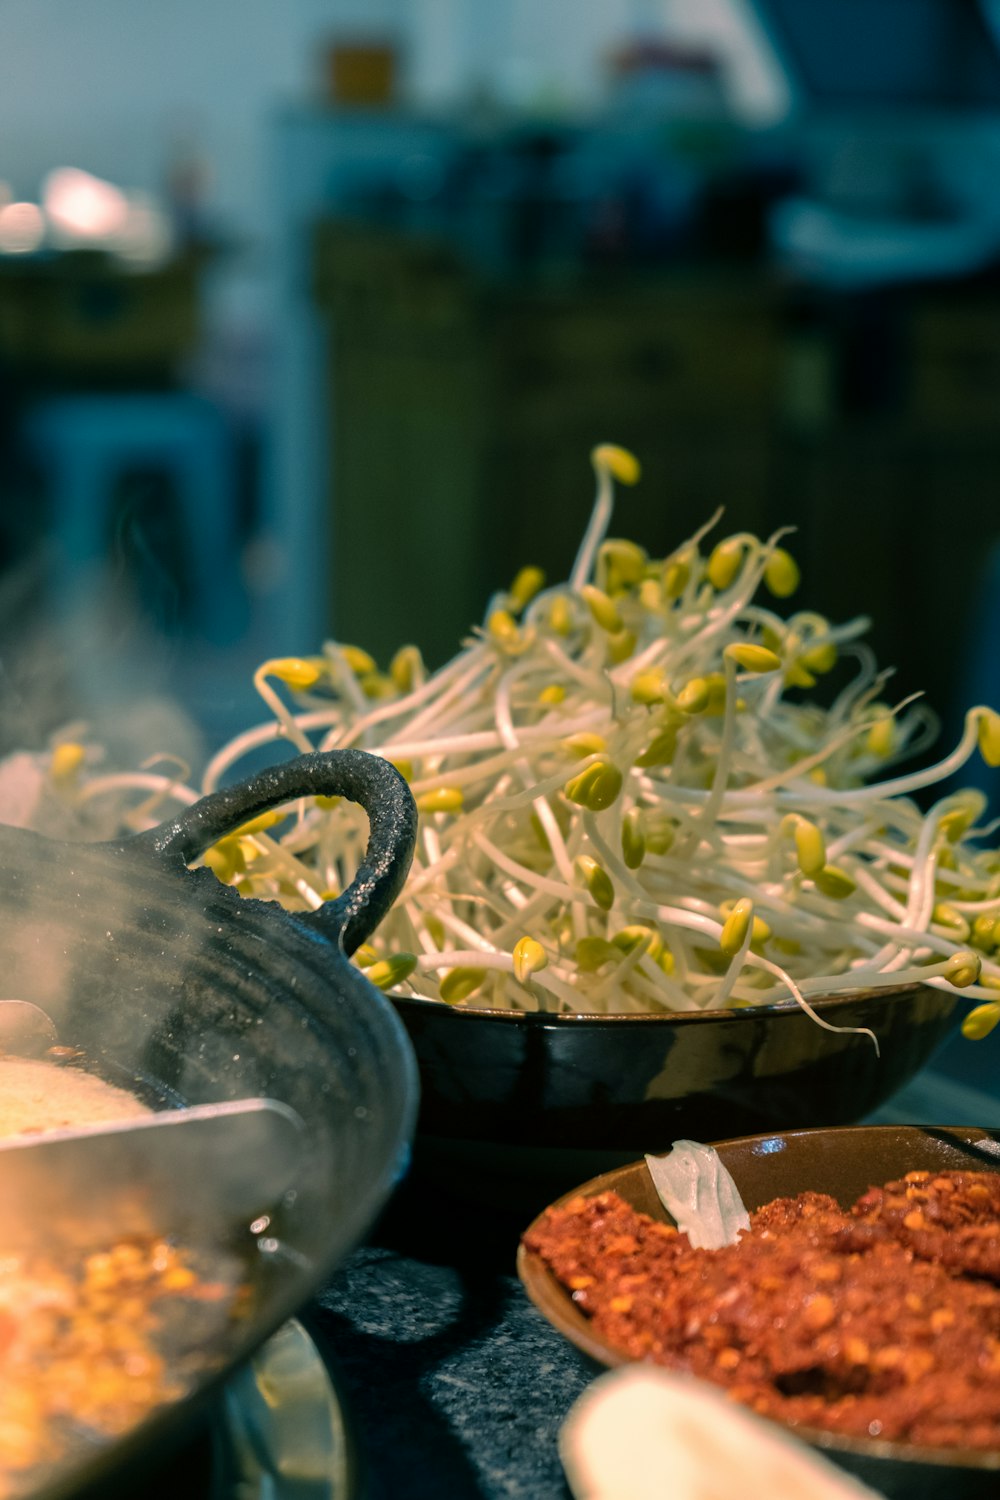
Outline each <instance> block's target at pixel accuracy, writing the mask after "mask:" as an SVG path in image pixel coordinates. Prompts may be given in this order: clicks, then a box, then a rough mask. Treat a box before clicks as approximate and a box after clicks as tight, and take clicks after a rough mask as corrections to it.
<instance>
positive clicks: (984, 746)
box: [979, 708, 1000, 766]
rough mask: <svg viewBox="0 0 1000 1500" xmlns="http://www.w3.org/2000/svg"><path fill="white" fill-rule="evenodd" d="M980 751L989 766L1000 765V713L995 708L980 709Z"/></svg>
mask: <svg viewBox="0 0 1000 1500" xmlns="http://www.w3.org/2000/svg"><path fill="white" fill-rule="evenodd" d="M979 751H980V754H981V755H982V757H983V760H984V761H985V762H986V764H987V765H988V766H1000V714H998V713H997V711H996V709H994V708H981V709H980V710H979Z"/></svg>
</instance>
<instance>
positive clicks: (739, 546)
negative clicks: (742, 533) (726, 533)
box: [705, 536, 744, 592]
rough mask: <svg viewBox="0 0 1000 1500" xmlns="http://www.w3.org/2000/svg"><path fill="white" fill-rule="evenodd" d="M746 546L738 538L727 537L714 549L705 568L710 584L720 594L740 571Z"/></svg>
mask: <svg viewBox="0 0 1000 1500" xmlns="http://www.w3.org/2000/svg"><path fill="white" fill-rule="evenodd" d="M743 550H744V544H743V542H741V541H740V540H739V539H738V538H737V537H732V536H730V537H726V538H725V540H724V541H721V542H719V543H718V545H717V546H716V547H715V548H713V550H712V552H711V555H710V556H709V559H708V564H707V566H706V568H705V573H706V576H707V577H708V581H709V583H710V584H711V585H712V587H713V588H714V589H718V590H719V591H720V592H721V590H722V589H727V588H728V587H729V585H730V584H731V583H732V581H733V579H734V578H735V577H736V575H737V573H738V572H739V571H740V567H741V565H742V563H743Z"/></svg>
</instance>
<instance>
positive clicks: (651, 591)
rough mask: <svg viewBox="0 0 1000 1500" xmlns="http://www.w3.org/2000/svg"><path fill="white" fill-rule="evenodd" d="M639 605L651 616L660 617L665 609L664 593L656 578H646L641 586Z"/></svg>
mask: <svg viewBox="0 0 1000 1500" xmlns="http://www.w3.org/2000/svg"><path fill="white" fill-rule="evenodd" d="M639 603H640V604H641V605H642V607H643V609H646V610H648V611H649V613H650V614H651V615H658V614H659V613H660V611H661V609H662V608H663V592H662V590H661V588H660V585H659V584H658V583H657V581H656V579H655V578H644V579H643V580H642V582H641V583H640V585H639Z"/></svg>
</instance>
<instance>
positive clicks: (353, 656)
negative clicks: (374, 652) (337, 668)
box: [337, 645, 378, 677]
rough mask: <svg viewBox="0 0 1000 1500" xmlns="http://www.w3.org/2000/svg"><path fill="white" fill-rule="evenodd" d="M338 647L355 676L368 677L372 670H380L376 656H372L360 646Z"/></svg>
mask: <svg viewBox="0 0 1000 1500" xmlns="http://www.w3.org/2000/svg"><path fill="white" fill-rule="evenodd" d="M337 649H338V651H339V652H340V655H341V657H342V658H343V660H344V661H345V662H346V663H347V665H348V666H349V667H350V669H351V671H352V672H353V673H354V674H355V676H357V677H367V676H369V675H370V674H371V673H372V672H377V671H378V663H377V662H376V660H375V658H374V657H373V656H370V655H369V654H368V652H367V651H365V650H363V649H362V648H361V647H360V646H343V645H339V646H338V647H337Z"/></svg>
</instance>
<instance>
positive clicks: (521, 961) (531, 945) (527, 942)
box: [512, 937, 549, 984]
mask: <svg viewBox="0 0 1000 1500" xmlns="http://www.w3.org/2000/svg"><path fill="white" fill-rule="evenodd" d="M512 957H513V959H514V978H515V979H516V980H517V982H518V984H527V983H528V980H529V979H530V978H531V976H532V974H537V973H538V971H539V969H544V968H545V966H546V964H547V963H548V961H549V960H548V957H547V955H546V952H545V949H544V948H543V947H542V945H541V943H538V942H536V941H535V939H534V938H533V937H523V938H519V939H518V941H517V942H516V943H515V944H514V952H513V954H512Z"/></svg>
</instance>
